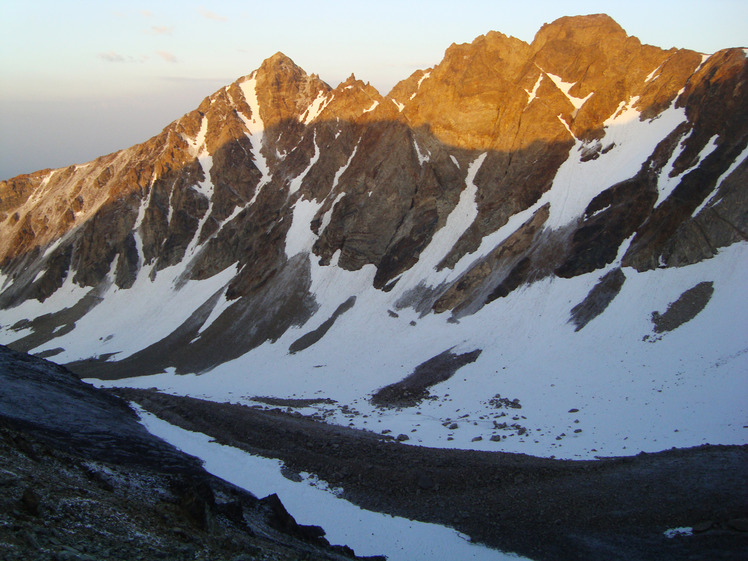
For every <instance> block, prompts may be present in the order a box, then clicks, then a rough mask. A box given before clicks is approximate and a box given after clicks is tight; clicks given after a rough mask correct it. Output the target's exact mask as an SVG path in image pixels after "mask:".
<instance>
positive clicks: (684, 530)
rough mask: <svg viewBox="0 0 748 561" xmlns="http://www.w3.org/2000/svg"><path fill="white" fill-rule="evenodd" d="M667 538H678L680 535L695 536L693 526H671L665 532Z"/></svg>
mask: <svg viewBox="0 0 748 561" xmlns="http://www.w3.org/2000/svg"><path fill="white" fill-rule="evenodd" d="M663 534H665V537H666V538H670V539H672V538H677V537H679V536H693V528H691V527H690V526H681V527H680V528H670V529H669V530H665V531H664V532H663Z"/></svg>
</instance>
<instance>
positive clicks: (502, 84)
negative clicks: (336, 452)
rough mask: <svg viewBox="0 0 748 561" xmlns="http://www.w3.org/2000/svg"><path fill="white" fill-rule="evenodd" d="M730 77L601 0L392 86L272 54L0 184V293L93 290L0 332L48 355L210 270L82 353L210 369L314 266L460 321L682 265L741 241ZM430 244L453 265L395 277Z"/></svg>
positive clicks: (736, 109) (731, 55)
mask: <svg viewBox="0 0 748 561" xmlns="http://www.w3.org/2000/svg"><path fill="white" fill-rule="evenodd" d="M747 80H748V64H747V63H746V54H745V52H744V51H743V50H742V49H728V50H724V51H720V52H718V53H716V54H714V55H712V56H710V57H705V56H702V55H700V54H698V53H695V52H692V51H687V50H677V49H670V50H667V51H666V50H662V49H660V48H657V47H653V46H649V45H642V44H641V43H640V41H639V40H638V39H636V38H635V37H631V36H628V35H627V34H626V32H625V31H624V30H623V29H622V28H621V27H620V26H619V25H618V24H617V23H615V22H614V21H613V20H612V19H610V18H609V17H607V16H604V15H594V16H584V17H574V18H562V19H560V20H558V21H555V22H553V23H551V24H548V25H545V26H543V28H542V29H541V30H540V31H539V32H538V34H537V36H536V37H535V39H534V41H533V42H532V43H531V44H527V43H525V42H523V41H520V40H518V39H515V38H513V37H507V36H505V35H502V34H501V33H497V32H490V33H488V34H486V35H485V36H481V37H478V38H477V39H475V40H474V41H473V42H472V43H470V44H463V45H452V46H451V47H449V48H448V49H447V51H446V54H445V57H444V60H442V62H440V63H439V64H438V65H436V66H435V67H433V68H431V69H428V70H419V71H417V72H416V73H414V74H413V75H412V76H410V77H409V78H407V79H406V80H404V81H402V82H400V83H399V84H398V85H397V86H396V87H395V88H394V89H393V90H392V92H390V93H389V95H386V96H383V95H381V94H380V93H379V92H377V91H376V90H375V89H374V88H373V87H372V86H371V85H369V84H365V83H363V82H362V81H360V80H357V79H356V78H355V77H354V76H351V77H350V78H349V79H348V80H346V81H345V82H343V83H342V84H340V85H339V86H337V87H336V88H332V87H330V86H328V85H327V84H325V83H324V82H322V81H321V80H320V79H319V78H318V77H317V76H315V75H309V74H307V73H306V72H305V71H304V70H302V69H301V68H299V67H298V66H296V65H295V64H294V63H293V62H292V61H291V60H290V59H289V58H288V57H286V56H284V55H283V54H281V53H277V54H275V55H273V56H272V57H270V58H269V59H267V60H266V61H265V62H263V64H262V65H261V66H260V68H259V69H257V70H255V71H254V72H252V73H251V74H250V75H248V76H245V77H243V78H240V79H239V80H237V81H236V82H234V83H233V84H231V85H229V86H226V87H225V88H223V89H221V90H219V91H218V92H216V93H214V94H213V95H211V96H210V97H208V98H206V99H205V100H204V101H203V102H202V103H201V105H200V106H199V107H198V108H197V109H196V110H195V111H192V112H191V113H188V114H187V115H185V116H183V117H182V118H180V119H178V120H176V121H175V122H173V123H172V124H170V125H169V126H168V127H166V128H165V129H164V130H163V131H162V132H161V133H160V134H159V135H157V136H155V137H153V138H152V139H150V140H148V141H147V142H145V143H143V144H140V145H137V146H133V147H132V148H129V149H126V150H122V151H120V152H117V153H114V154H110V155H107V156H102V157H101V158H99V159H97V160H95V161H93V162H89V163H87V164H83V165H74V166H70V167H68V168H65V169H57V170H43V171H39V172H36V173H33V174H30V175H23V176H19V177H17V178H14V179H11V180H8V181H4V182H1V183H0V271H2V274H3V277H2V279H3V284H2V292H1V293H0V308H4V309H12V308H14V307H17V306H19V305H20V304H22V303H23V302H27V301H30V300H38V301H39V302H46V301H48V299H50V298H52V297H54V296H55V295H61V294H63V293H65V294H68V293H70V291H71V290H72V291H73V292H75V294H80V295H82V294H84V293H87V296H86V298H87V299H86V300H85V303H84V300H83V297H82V296H78V297H77V298H78V300H77V302H79V305H78V307H75V306H74V305H73V304H72V303H71V304H70V305H64V306H55V307H54V310H53V311H51V312H49V313H43V314H38V315H37V316H35V317H33V318H31V317H27V318H24V319H26V320H29V321H27V322H25V323H22V324H16V323H14V324H12V325H8V324H4V325H3V327H4V328H5V329H6V330H9V331H8V332H9V333H11V336H10V337H9V338H10V339H12V340H13V341H14V343H13V344H14V345H15V346H16V348H19V349H23V350H33V349H37V348H40V347H44V348H45V349H46V350H47V351H50V350H51V349H52V348H54V347H55V345H54V342H53V341H54V339H55V338H57V337H59V336H60V335H61V334H64V333H68V332H69V331H71V330H75V329H76V325H77V323H76V322H78V321H79V320H81V319H82V318H84V317H86V316H87V314H89V313H91V312H92V311H93V310H95V309H96V308H97V306H99V303H100V302H102V301H106V300H107V298H109V297H108V296H107V295H111V294H112V293H114V292H117V291H120V292H121V291H127V290H133V291H135V292H133V294H135V293H138V291H140V290H142V289H143V288H142V287H143V286H146V285H148V286H152V285H156V284H158V283H159V282H168V283H171V285H172V286H173V289H174V291H175V292H178V291H179V290H181V289H182V287H184V286H187V285H192V284H194V283H195V282H196V281H206V282H213V281H215V286H214V288H213V290H211V291H210V294H203V295H201V296H200V298H201V300H200V301H199V302H195V301H194V300H190V304H189V306H192V313H191V315H190V314H187V315H186V316H185V317H184V320H183V322H182V323H180V324H179V325H178V327H177V328H175V329H173V330H172V331H170V332H169V333H159V334H158V335H154V337H153V338H152V339H150V340H148V341H147V344H146V343H143V344H141V345H140V347H139V348H137V349H131V350H130V351H129V352H127V353H125V354H126V355H127V356H128V357H129V358H128V359H127V360H129V361H130V362H129V363H128V364H129V366H125V365H124V363H123V364H120V365H119V366H117V363H116V362H115V361H109V362H107V363H106V364H105V365H103V366H102V365H101V364H98V365H97V363H96V362H91V361H88V362H86V363H79V364H78V365H77V367H79V368H81V369H83V370H86V371H89V372H92V373H96V374H103V373H104V371H107V372H109V373H110V374H111V375H117V376H120V375H124V371H125V370H127V369H128V368H131V367H132V366H133V365H134V364H136V363H137V364H138V365H139V368H141V373H149V372H160V371H163V370H164V369H165V368H169V367H174V368H176V369H177V371H178V372H187V371H205V370H209V369H210V368H212V367H214V366H215V365H217V364H220V363H221V362H225V361H227V360H230V359H232V358H235V357H237V356H240V355H241V354H243V353H245V352H247V351H248V350H250V349H252V348H255V347H257V346H258V345H260V344H262V343H263V342H266V341H275V340H277V339H278V338H279V337H281V336H282V335H283V333H285V332H286V331H287V330H288V329H291V328H293V327H297V326H301V325H303V324H305V323H306V322H307V321H308V320H309V318H310V317H312V316H313V315H314V313H315V312H316V311H317V308H318V304H317V301H316V300H315V297H314V295H313V294H311V289H310V286H311V283H312V282H313V278H315V277H314V274H313V271H315V270H316V268H317V267H322V268H323V269H325V270H333V269H342V270H345V271H360V270H365V269H367V268H369V267H374V269H375V271H376V272H375V274H374V277H373V281H372V282H371V285H372V286H373V288H374V289H376V290H382V291H392V290H393V289H394V290H395V292H397V291H398V290H400V291H401V293H400V294H399V295H398V302H399V305H401V306H404V307H407V306H412V307H414V308H416V309H417V310H418V311H419V312H420V313H421V314H428V313H431V312H435V313H449V314H451V315H452V316H453V318H455V319H458V318H460V317H464V316H466V315H470V314H473V313H475V312H476V311H477V310H480V309H481V308H482V307H484V306H485V305H486V304H488V303H490V302H492V301H494V300H495V299H497V298H502V297H506V296H507V295H509V294H510V293H512V292H513V291H515V290H516V289H518V288H519V287H522V286H525V285H527V284H528V283H532V282H534V281H536V280H538V279H541V278H547V277H549V276H550V277H552V276H559V277H564V278H570V277H575V276H578V275H581V274H586V273H591V272H594V271H597V270H600V269H602V268H604V267H606V266H608V265H610V264H611V263H613V262H614V260H616V258H617V257H618V256H619V253H621V252H622V251H623V259H622V265H623V266H625V267H632V268H633V269H635V270H637V271H644V270H649V269H653V268H658V267H662V266H665V267H678V266H683V265H687V264H692V263H696V262H699V261H700V260H703V259H708V258H710V257H712V256H713V255H715V253H716V252H717V251H718V249H719V248H721V247H725V246H728V245H730V244H733V243H735V242H738V241H744V240H746V235H747V232H748V200H747V199H746V189H745V185H746V180H747V179H748V177H747V175H746V174H748V163H746V161H747V160H746V144H747V143H748V86H747V84H746V82H747ZM453 234H454V235H453ZM435 256H436V257H435ZM427 257H428V259H434V260H435V263H434V268H435V269H436V271H451V272H452V273H450V275H449V280H448V281H444V282H441V283H436V284H430V283H429V282H426V281H425V280H423V282H421V283H420V284H419V283H418V282H417V280H418V279H416V280H415V281H413V279H410V280H411V281H412V282H411V284H410V285H408V286H406V284H405V283H404V282H403V281H402V279H403V278H406V277H408V275H411V277H413V276H415V275H417V274H422V275H423V271H421V272H420V273H419V272H418V271H419V270H420V269H419V268H418V266H419V265H422V264H423V263H427V262H428V259H427ZM424 267H425V265H424ZM331 274H332V273H331ZM424 278H425V277H424ZM159 279H162V280H161V281H160V280H159ZM164 279H166V280H164ZM205 286H208V285H207V284H205ZM211 286H213V285H211ZM66 291H67V292H66ZM76 291H77V292H76ZM580 321H584V320H580ZM577 325H581V324H579V323H578V324H577ZM63 328H64V329H63ZM23 330H25V331H23ZM19 332H20V335H14V334H16V333H19ZM102 335H103V336H106V334H102ZM322 335H324V334H322ZM322 335H320V337H321V336H322ZM45 345H46V346H45ZM63 348H64V347H63ZM113 352H120V351H116V350H115V351H113ZM103 354H104V353H103V352H97V351H94V350H93V349H92V350H91V352H90V353H89V354H86V353H85V352H81V353H78V355H79V358H81V359H88V358H92V359H98V358H105V357H102V355H103ZM115 371H116V372H115Z"/></svg>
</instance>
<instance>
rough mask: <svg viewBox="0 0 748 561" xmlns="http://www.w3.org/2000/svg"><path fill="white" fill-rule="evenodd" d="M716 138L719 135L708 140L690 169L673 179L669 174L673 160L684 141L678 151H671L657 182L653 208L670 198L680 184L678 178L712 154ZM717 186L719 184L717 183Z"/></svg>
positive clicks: (715, 145)
mask: <svg viewBox="0 0 748 561" xmlns="http://www.w3.org/2000/svg"><path fill="white" fill-rule="evenodd" d="M718 138H719V135H716V134H715V135H714V136H713V137H712V138H710V139H709V142H707V143H706V145H705V146H704V148H702V149H701V152H699V155H698V156H697V157H696V161H695V162H694V164H693V165H692V166H691V167H689V168H688V169H686V170H684V171H683V172H682V173H680V174H678V175H677V176H675V177H670V172H671V171H672V169H673V165H674V164H675V160H676V158H677V157H678V156H679V155H680V153H681V152H682V151H683V148H684V147H685V139H684V140H683V141H682V142H681V143H680V145H679V148H680V150H674V151H673V154H672V156H671V157H670V159H669V160H668V163H667V165H666V166H665V167H664V168H663V170H662V172H661V173H660V177H659V178H658V180H657V191H658V193H657V202H656V203H655V208H657V207H658V206H660V205H661V204H662V202H663V201H664V200H665V199H667V198H668V197H669V196H670V194H671V193H672V192H673V190H674V189H675V188H676V187H677V186H678V184H679V183H680V178H682V177H683V175H685V174H686V173H687V172H689V171H690V170H692V169H694V168H696V167H698V165H699V164H700V163H701V162H702V161H703V160H704V158H706V157H707V156H708V155H709V154H711V153H712V152H714V150H715V148H717V139H718ZM721 179H722V178H720V181H721ZM717 185H719V182H718V183H717Z"/></svg>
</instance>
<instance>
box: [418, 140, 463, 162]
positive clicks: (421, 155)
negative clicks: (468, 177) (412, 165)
mask: <svg viewBox="0 0 748 561" xmlns="http://www.w3.org/2000/svg"><path fill="white" fill-rule="evenodd" d="M413 148H415V149H416V157H417V158H418V163H419V164H420V165H423V164H425V163H426V162H428V161H429V159H430V158H431V154H430V153H429V152H428V150H426V151H425V153H423V152H421V149H420V148H419V147H418V142H416V139H415V137H414V138H413ZM452 158H453V161H454V162H455V164H456V163H457V160H456V159H455V158H454V156H453V157H452ZM458 167H459V166H458Z"/></svg>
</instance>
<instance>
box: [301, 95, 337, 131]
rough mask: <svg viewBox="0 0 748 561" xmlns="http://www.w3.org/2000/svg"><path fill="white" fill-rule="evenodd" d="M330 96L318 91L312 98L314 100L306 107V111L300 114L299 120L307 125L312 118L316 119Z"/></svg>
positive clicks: (330, 99) (329, 100) (329, 99)
mask: <svg viewBox="0 0 748 561" xmlns="http://www.w3.org/2000/svg"><path fill="white" fill-rule="evenodd" d="M333 97H334V96H331V97H329V98H328V97H327V94H326V93H325V92H323V91H321V92H319V93H318V94H317V97H315V98H314V101H312V103H311V104H310V105H309V107H307V109H306V111H304V113H302V115H301V122H302V123H304V124H305V125H309V124H310V123H311V122H312V121H314V119H316V118H317V117H318V116H319V114H320V113H322V111H323V110H324V109H325V107H327V105H328V104H329V103H330V102H331V101H332V98H333Z"/></svg>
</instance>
